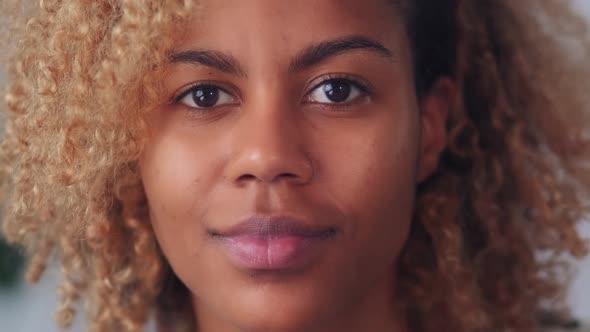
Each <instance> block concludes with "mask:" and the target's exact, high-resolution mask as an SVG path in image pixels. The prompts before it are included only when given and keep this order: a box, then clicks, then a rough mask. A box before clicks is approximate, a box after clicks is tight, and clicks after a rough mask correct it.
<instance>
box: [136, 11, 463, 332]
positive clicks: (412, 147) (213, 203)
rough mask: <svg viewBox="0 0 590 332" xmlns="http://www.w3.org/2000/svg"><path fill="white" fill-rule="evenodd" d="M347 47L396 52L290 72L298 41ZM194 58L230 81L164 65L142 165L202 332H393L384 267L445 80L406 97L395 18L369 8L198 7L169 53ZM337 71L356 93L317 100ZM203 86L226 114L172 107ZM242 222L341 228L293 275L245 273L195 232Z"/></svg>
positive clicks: (433, 155) (428, 158)
mask: <svg viewBox="0 0 590 332" xmlns="http://www.w3.org/2000/svg"><path fill="white" fill-rule="evenodd" d="M348 36H363V37H366V38H369V39H371V40H374V41H377V42H379V43H381V44H382V45H384V46H385V47H386V48H387V49H389V50H390V51H391V52H392V54H393V56H392V57H391V58H389V57H385V56H383V55H381V54H378V53H377V52H375V51H371V50H367V49H356V50H352V51H349V52H345V53H341V54H337V55H334V56H331V57H329V58H327V59H324V60H323V61H321V62H320V63H318V64H314V65H313V66H310V67H306V68H304V69H302V70H298V71H294V72H293V71H291V70H290V63H291V61H292V58H293V57H294V56H295V55H296V54H300V53H301V52H302V50H304V49H306V48H308V47H309V46H310V45H314V44H317V43H320V42H323V41H328V40H334V39H339V38H345V37H348ZM203 49H206V50H213V51H216V52H222V53H223V54H226V55H229V56H233V57H234V58H235V60H236V61H237V62H238V63H239V66H240V67H241V69H242V73H240V75H235V74H232V73H226V72H222V71H220V70H217V69H215V68H211V67H209V66H204V65H198V64H194V63H171V64H170V68H169V70H168V74H167V76H166V77H165V81H164V85H165V90H166V94H165V96H166V98H165V100H163V101H162V106H161V107H160V108H159V109H158V110H157V111H156V112H155V113H153V114H151V117H150V119H149V125H150V137H149V140H148V144H147V145H146V148H145V150H144V151H143V154H142V156H141V159H140V169H141V176H142V179H143V184H144V187H145V191H146V195H147V198H148V202H149V207H150V217H151V222H152V225H153V227H154V231H155V233H156V237H157V240H158V242H159V244H160V246H161V248H162V250H163V252H164V254H165V256H166V258H167V259H168V261H169V263H170V265H171V266H172V268H173V270H174V272H175V273H176V274H177V275H178V277H179V278H180V279H181V280H182V281H183V283H184V284H185V285H186V286H187V287H188V288H189V289H190V291H191V293H192V294H193V304H194V311H195V314H196V316H197V320H198V325H199V331H202V332H211V331H218V332H226V331H227V332H230V331H232V332H233V331H252V332H255V331H360V330H366V331H376V332H379V331H404V321H403V319H401V318H400V317H401V316H402V315H401V311H402V309H401V308H400V306H399V303H397V302H396V300H395V285H396V283H395V278H396V273H395V271H396V259H397V257H398V256H399V253H400V251H401V249H402V248H403V245H404V242H405V240H406V238H407V234H408V229H409V225H410V222H411V218H412V212H413V206H414V196H415V187H416V184H417V183H419V182H420V181H421V180H423V179H425V178H426V177H428V175H429V174H430V173H431V172H432V171H433V170H434V169H435V167H436V164H437V160H438V155H439V153H440V151H441V150H442V148H443V147H444V141H445V133H444V122H445V121H444V120H445V117H446V110H447V108H448V104H449V96H450V95H451V92H452V83H450V81H448V80H444V79H443V80H440V81H439V82H438V83H437V84H435V87H434V88H433V91H432V93H431V94H430V95H428V96H426V97H425V98H424V99H423V100H422V101H421V102H420V103H419V102H418V101H417V100H416V95H415V91H414V81H413V77H412V72H413V71H412V67H411V53H410V50H409V44H408V40H407V37H406V35H405V30H404V27H403V21H402V20H401V19H400V17H399V16H398V14H397V13H396V11H395V9H394V8H393V7H391V6H390V5H389V4H387V2H386V1H379V0H371V1H363V2H362V3H361V2H359V1H353V0H350V1H348V0H347V1H343V0H322V1H312V0H303V1H289V2H287V1H274V0H252V1H248V2H245V1H239V0H221V1H220V0H215V1H213V0H205V1H202V11H201V14H200V15H199V16H198V17H196V18H194V19H193V20H192V21H191V23H190V24H189V26H188V30H187V31H186V38H184V39H183V40H182V41H181V42H180V43H179V44H178V45H177V46H176V47H175V50H176V51H178V52H184V51H190V50H203ZM334 74H345V75H347V77H354V78H360V79H361V80H362V81H364V82H366V83H368V84H367V85H368V86H369V91H368V93H367V94H366V95H361V96H359V97H358V98H355V99H354V100H352V101H349V102H346V103H344V104H340V105H339V104H326V103H324V102H320V101H318V100H313V98H312V97H313V96H317V95H316V94H314V95H311V92H312V91H313V90H314V88H315V87H316V86H317V85H318V84H320V82H322V81H324V80H326V79H328V78H329V77H327V76H326V75H334ZM199 82H207V83H209V84H214V85H217V86H219V87H220V88H221V89H223V90H224V91H226V92H227V93H228V95H224V96H225V97H224V98H226V99H224V100H227V101H228V103H227V104H224V105H220V106H216V107H213V108H209V109H194V108H192V107H190V106H188V105H185V104H183V103H182V102H175V101H174V100H175V97H177V96H178V94H179V93H181V92H183V91H184V90H185V89H186V88H187V87H190V86H191V84H195V83H199ZM310 96H312V97H310ZM184 100H186V99H183V101H184ZM193 106H194V105H193ZM420 109H421V110H420ZM254 214H286V215H291V216H296V217H299V218H302V219H304V220H306V222H308V223H309V224H312V225H321V226H334V227H336V228H337V229H338V230H339V233H338V234H337V236H336V237H335V238H333V239H331V240H330V241H329V243H328V244H327V245H326V246H324V247H322V252H321V254H320V255H318V256H317V257H316V258H315V259H314V260H313V261H312V262H310V263H309V264H306V265H305V266H304V267H302V268H300V269H296V270H289V271H270V272H264V273H254V272H253V271H248V270H243V269H239V268H237V267H236V266H234V265H233V264H232V263H231V262H230V261H229V260H228V257H227V256H226V255H225V253H224V252H223V251H222V250H221V249H220V247H219V245H218V244H217V243H215V241H214V240H213V239H211V238H210V237H209V236H208V234H207V231H208V230H210V229H227V228H228V227H231V226H233V225H235V224H237V223H238V221H239V220H241V219H243V218H245V217H248V216H251V215H254Z"/></svg>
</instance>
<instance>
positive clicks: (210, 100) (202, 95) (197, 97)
mask: <svg viewBox="0 0 590 332" xmlns="http://www.w3.org/2000/svg"><path fill="white" fill-rule="evenodd" d="M176 102H177V103H181V104H183V105H186V106H188V107H191V108H213V107H216V106H222V105H226V104H231V103H234V102H235V98H234V97H233V96H232V95H231V94H229V93H228V92H226V91H224V90H223V89H222V88H220V87H217V86H215V85H200V86H195V87H192V88H190V89H188V90H187V91H185V92H184V93H182V94H181V95H180V96H179V97H178V98H176Z"/></svg>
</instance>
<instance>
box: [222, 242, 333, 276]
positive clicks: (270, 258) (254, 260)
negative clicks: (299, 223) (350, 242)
mask: <svg viewBox="0 0 590 332" xmlns="http://www.w3.org/2000/svg"><path fill="white" fill-rule="evenodd" d="M221 240H222V241H221V243H222V244H223V246H224V247H225V249H226V252H227V253H228V254H229V257H230V259H231V260H232V262H233V263H234V264H236V265H237V266H239V267H241V268H244V269H252V270H285V269H294V268H299V267H302V266H305V265H306V264H307V263H309V262H311V261H312V260H313V258H314V257H316V256H317V255H318V254H319V253H320V252H321V249H322V248H321V247H322V245H324V244H325V242H327V241H329V238H325V237H304V236H281V237H274V238H267V237H255V236H235V237H221Z"/></svg>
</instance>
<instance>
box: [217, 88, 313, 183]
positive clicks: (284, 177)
mask: <svg viewBox="0 0 590 332" xmlns="http://www.w3.org/2000/svg"><path fill="white" fill-rule="evenodd" d="M294 112H296V111H293V110H290V109H289V107H288V106H287V105H285V104H284V103H281V102H280V100H278V99H277V98H273V97H271V96H268V95H266V96H260V97H259V98H258V100H257V101H253V102H251V103H250V104H249V105H248V107H245V108H243V109H242V113H241V115H240V119H239V120H238V125H237V127H235V128H234V135H233V144H234V149H232V151H233V154H234V155H233V156H231V158H230V162H229V165H228V166H227V172H228V174H227V175H228V178H229V179H230V180H231V181H235V182H238V183H243V182H247V181H257V182H269V183H270V182H276V181H290V182H296V183H305V182H307V181H309V180H310V178H311V176H312V172H313V170H312V164H311V160H310V159H309V158H308V156H307V154H306V151H305V146H304V145H305V143H304V141H303V138H304V137H303V135H302V132H301V128H300V126H299V124H298V121H297V120H298V119H297V116H296V115H297V114H295V113H294Z"/></svg>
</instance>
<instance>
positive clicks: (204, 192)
mask: <svg viewBox="0 0 590 332" xmlns="http://www.w3.org/2000/svg"><path fill="white" fill-rule="evenodd" d="M160 132H161V135H159V136H157V137H152V138H151V140H150V144H151V145H150V146H149V147H147V148H146V149H145V150H144V152H143V154H142V157H141V159H140V170H141V176H142V180H143V185H144V188H145V192H146V195H147V199H148V202H149V207H150V219H151V223H152V226H153V227H154V231H155V233H156V237H157V238H158V242H159V243H160V246H161V247H162V249H163V250H164V253H165V254H166V256H167V257H168V258H169V259H175V258H176V257H181V256H193V255H197V254H198V253H199V252H200V251H199V247H200V245H201V243H202V241H200V240H199V238H198V235H199V234H201V229H200V228H201V225H200V224H199V223H197V222H194V221H195V220H196V218H197V217H198V213H199V211H202V210H203V207H206V206H207V197H209V195H208V190H209V188H211V186H210V185H209V183H210V182H211V177H205V176H204V175H205V174H212V173H213V174H214V173H215V169H216V165H215V164H214V162H212V161H211V160H208V159H207V158H206V157H205V156H210V155H211V151H208V150H207V147H203V148H200V149H198V150H197V149H195V146H194V144H193V143H192V142H193V141H192V140H191V139H188V138H187V137H185V136H184V135H178V134H168V133H169V131H160ZM171 133H174V131H172V132H171ZM187 250H188V251H189V252H187ZM179 253H181V254H179Z"/></svg>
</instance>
